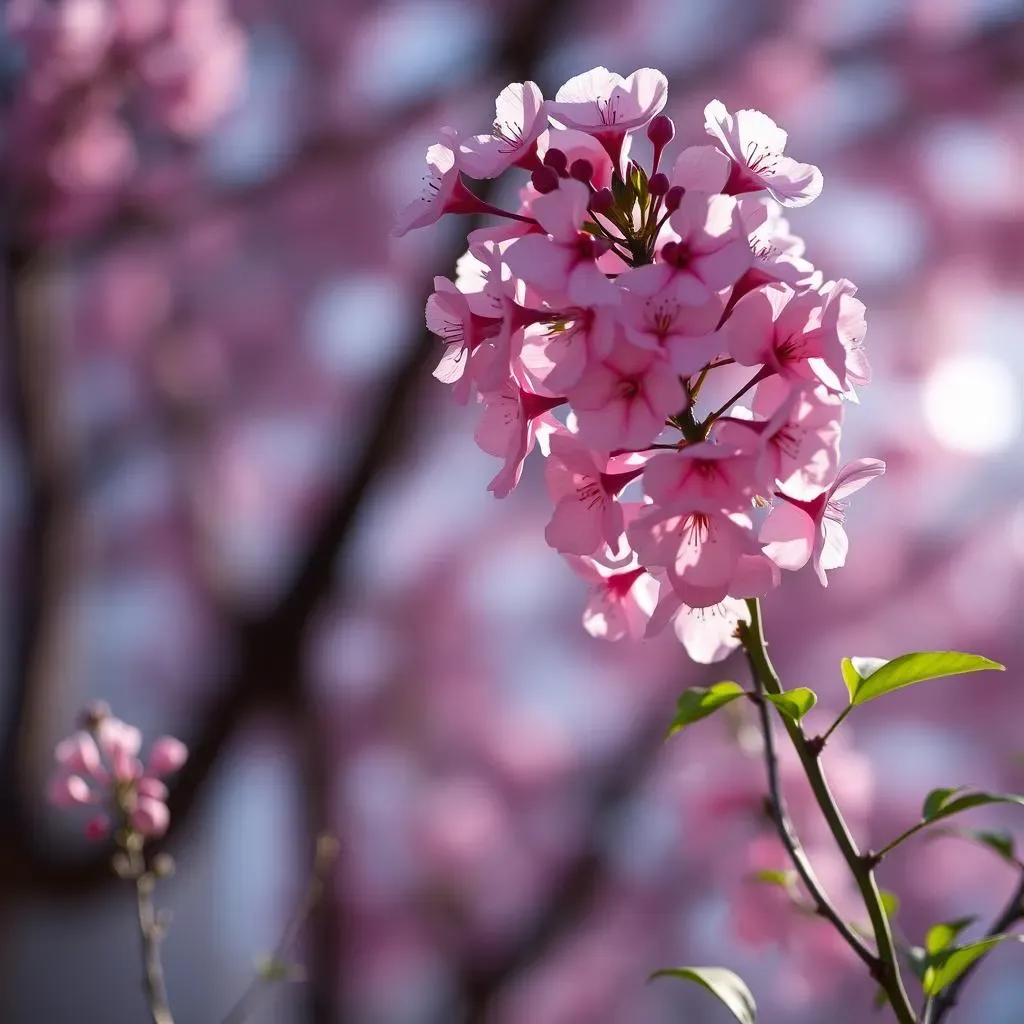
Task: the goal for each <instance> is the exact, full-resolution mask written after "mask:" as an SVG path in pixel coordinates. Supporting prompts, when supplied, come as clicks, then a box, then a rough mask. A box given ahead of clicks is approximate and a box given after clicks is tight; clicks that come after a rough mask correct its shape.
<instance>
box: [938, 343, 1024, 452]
mask: <svg viewBox="0 0 1024 1024" xmlns="http://www.w3.org/2000/svg"><path fill="white" fill-rule="evenodd" d="M922 404H923V407H924V417H925V421H926V423H927V424H928V429H929V430H930V431H931V432H932V435H933V436H934V437H935V439H936V440H937V441H938V442H939V443H940V444H942V445H944V446H945V447H946V448H949V449H951V450H953V451H957V452H965V453H968V454H972V455H988V454H991V453H994V452H998V451H1001V450H1002V449H1004V448H1006V447H1007V446H1008V445H1009V444H1010V443H1011V441H1013V439H1014V437H1015V436H1016V435H1017V434H1018V432H1019V431H1020V414H1021V382H1020V381H1019V380H1018V379H1017V377H1016V375H1015V374H1014V373H1013V370H1012V369H1011V368H1010V367H1009V366H1007V365H1006V363H1004V362H1003V361H1002V360H1001V359H996V358H995V357H993V356H989V355H982V354H972V355H958V356H951V357H950V358H949V359H946V360H943V361H942V362H941V363H939V364H938V365H937V366H936V367H935V369H934V370H933V371H932V372H931V374H930V375H929V376H928V378H927V380H926V381H925V384H924V392H923V396H922Z"/></svg>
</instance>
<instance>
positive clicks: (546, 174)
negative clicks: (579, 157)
mask: <svg viewBox="0 0 1024 1024" xmlns="http://www.w3.org/2000/svg"><path fill="white" fill-rule="evenodd" d="M530 181H532V182H533V187H534V188H535V189H536V190H537V191H538V192H539V193H540V194H541V195H542V196H545V195H547V194H548V193H549V192H554V191H555V189H556V188H558V175H557V174H556V173H555V171H554V170H553V168H551V167H548V166H544V167H538V168H537V170H535V171H534V172H533V174H531V175H530Z"/></svg>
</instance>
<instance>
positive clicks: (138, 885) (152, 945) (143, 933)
mask: <svg viewBox="0 0 1024 1024" xmlns="http://www.w3.org/2000/svg"><path fill="white" fill-rule="evenodd" d="M129 857H130V861H131V864H132V868H133V874H134V876H135V900H136V904H137V906H138V914H139V939H140V941H141V943H142V963H143V968H144V971H143V984H144V987H145V991H146V1005H147V1006H148V1007H149V1015H150V1017H151V1019H152V1021H153V1024H174V1016H173V1014H172V1013H171V1008H170V1003H169V1001H168V998H167V984H166V982H165V980H164V969H163V964H162V963H161V962H160V941H161V939H163V927H162V925H161V924H160V922H159V920H157V913H156V908H155V907H154V906H153V885H154V883H155V881H156V879H155V877H154V875H153V874H152V873H151V872H149V871H147V870H146V867H145V862H144V861H143V859H142V853H141V851H139V850H133V851H130V852H129Z"/></svg>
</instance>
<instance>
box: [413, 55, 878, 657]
mask: <svg viewBox="0 0 1024 1024" xmlns="http://www.w3.org/2000/svg"><path fill="white" fill-rule="evenodd" d="M666 98H667V82H666V79H665V76H664V75H663V74H662V73H661V72H660V71H656V70H654V69H651V68H643V69H641V70H639V71H635V72H634V73H633V74H631V75H630V76H629V77H628V78H622V77H621V76H619V75H617V74H614V73H612V72H610V71H608V70H607V69H605V68H595V69H593V70H591V71H588V72H586V73H585V74H582V75H579V76H578V77H576V78H573V79H571V80H570V81H569V82H567V83H566V84H565V85H563V86H562V88H561V89H559V90H558V92H557V94H556V96H555V99H554V100H553V101H552V100H545V99H544V97H543V96H542V94H541V91H540V89H539V88H538V87H537V86H536V85H535V84H534V83H533V82H524V83H515V84H512V85H510V86H508V87H507V88H506V89H505V90H504V91H503V92H502V93H501V95H500V96H499V97H498V99H497V103H496V117H495V121H494V125H493V128H492V131H491V132H490V133H489V134H484V135H475V136H471V137H469V138H462V137H460V136H459V134H458V133H457V132H456V131H455V130H454V129H451V128H445V129H442V131H441V133H440V138H439V140H438V142H437V143H436V144H435V145H433V146H431V147H430V148H429V149H428V151H427V174H426V176H425V177H424V187H423V189H422V192H421V194H420V195H419V196H418V197H417V198H416V199H415V200H414V201H413V202H412V203H410V204H409V205H408V206H407V207H406V208H405V209H404V210H403V211H402V212H401V213H400V215H399V220H398V225H397V227H396V232H395V233H396V234H399V235H401V234H404V233H405V232H406V231H408V230H409V229H410V228H413V227H420V226H423V225H426V224H429V223H432V222H434V221H436V220H437V219H438V218H440V217H441V216H442V215H443V214H445V213H484V214H491V215H497V216H501V217H502V218H503V219H504V221H505V223H503V224H502V225H501V226H498V227H487V228H482V229H480V230H475V231H472V232H471V233H470V235H469V239H468V241H469V249H468V251H467V252H466V253H465V255H464V256H462V258H461V259H460V260H459V261H458V264H457V268H456V278H455V280H454V281H451V280H448V279H447V278H444V277H437V278H435V281H434V287H435V290H434V293H433V294H432V295H431V296H430V298H429V299H428V301H427V307H426V320H427V326H428V327H429V329H430V330H431V331H432V332H433V333H435V334H437V335H438V336H439V337H440V338H441V339H442V340H443V341H444V343H445V349H444V354H443V356H442V358H441V361H440V364H439V366H438V367H437V369H436V371H435V374H434V375H435V376H436V377H437V378H439V379H440V380H442V381H444V382H446V383H448V384H450V385H451V386H452V390H453V393H454V395H455V398H456V400H457V401H459V402H460V403H463V404H464V403H466V402H468V401H469V400H470V399H471V398H472V397H474V395H475V397H476V400H477V402H479V403H480V404H481V405H482V406H483V415H482V418H481V420H480V423H479V426H478V427H477V430H476V441H477V443H478V444H479V446H480V447H481V448H482V449H483V450H484V451H485V452H488V453H489V454H491V455H494V456H497V457H498V458H501V459H502V460H503V463H504V464H503V466H502V468H501V470H500V471H499V472H498V474H497V475H496V476H495V477H494V479H493V480H492V481H491V484H490V490H491V491H492V492H493V493H494V494H495V495H496V496H497V497H505V496H506V495H508V494H509V493H510V492H511V491H512V489H513V488H514V487H515V486H516V484H517V483H518V481H519V478H520V475H521V473H522V469H523V463H524V460H525V459H526V457H527V455H528V454H529V453H530V452H531V451H532V450H533V449H534V448H535V447H537V448H539V449H540V450H541V452H542V453H543V454H544V455H545V456H546V457H547V471H546V477H547V482H548V486H549V489H550V492H551V496H552V499H553V501H554V503H555V509H554V514H553V516H552V518H551V521H550V523H549V524H548V527H547V530H546V538H547V541H548V543H549V544H550V545H551V546H552V547H553V548H555V550H557V551H559V552H560V553H561V554H563V555H564V556H565V557H566V558H567V559H568V560H569V562H570V564H571V565H572V566H573V568H574V569H575V570H576V571H577V572H578V573H579V574H580V575H582V576H583V577H585V578H586V579H588V580H589V581H590V582H591V583H592V585H593V592H592V596H591V599H590V602H589V605H588V607H587V610H586V613H585V615H584V624H585V626H586V628H587V630H588V631H589V632H590V633H591V634H593V635H595V636H602V637H606V638H608V639H618V638H620V637H623V636H627V635H628V636H633V637H637V636H642V635H651V634H653V633H655V632H657V631H659V630H660V629H663V628H664V627H665V626H666V625H668V624H669V623H672V624H673V626H674V629H675V632H676V634H677V635H678V637H679V638H680V640H681V641H682V643H683V644H684V645H685V646H686V648H687V650H688V652H689V653H690V655H691V657H693V658H695V659H696V660H698V661H703V662H709V661H714V660H718V659H719V658H722V657H724V656H725V655H726V654H727V653H728V652H729V650H731V649H732V648H733V647H734V646H735V645H736V644H737V643H738V641H737V639H736V635H735V634H736V626H737V623H738V621H739V620H740V619H741V618H745V616H746V609H745V605H744V603H743V599H745V598H751V597H760V596H764V595H765V594H766V593H768V592H769V591H770V590H772V589H773V588H774V587H776V586H777V585H778V584H779V580H780V575H781V573H780V570H782V569H793V570H795V569H799V568H801V567H803V566H804V565H806V564H807V563H808V562H810V563H811V564H812V565H813V567H814V570H815V572H816V573H817V575H818V577H819V579H820V580H821V582H822V584H823V585H827V577H826V572H827V570H829V569H835V568H838V567H839V566H841V565H843V564H844V562H845V560H846V553H847V538H846V534H845V532H844V530H843V507H844V506H843V499H844V498H845V497H846V496H847V495H849V494H851V493H852V492H853V491H855V490H857V489H858V488H860V487H861V486H863V485H864V484H865V483H867V482H868V481H869V480H870V479H871V478H872V477H874V476H877V475H879V474H881V473H882V472H884V470H885V465H884V463H882V462H880V461H878V460H875V459H861V460H859V461H857V462H853V463H850V464H847V465H845V466H841V465H840V459H839V440H840V427H841V422H842V415H843V407H844V402H846V401H849V400H856V393H855V388H856V386H857V385H861V384H865V383H867V382H868V380H869V377H870V370H869V366H868V363H867V359H866V357H865V354H864V351H863V349H862V347H861V343H862V339H863V337H864V333H865V329H866V325H865V317H864V312H865V311H864V305H863V303H861V302H860V301H859V300H858V299H857V298H855V292H856V289H855V288H854V286H853V285H852V284H851V282H849V281H847V280H845V279H840V280H837V281H826V280H825V279H824V276H823V275H822V273H821V272H820V271H819V270H817V269H816V268H815V267H814V266H813V265H812V264H811V263H810V262H808V260H807V259H806V258H805V257H804V254H803V252H804V246H803V243H802V241H801V240H800V239H799V238H796V237H794V236H793V235H792V234H790V231H789V225H788V223H787V221H786V220H785V219H784V217H783V216H782V208H783V207H796V206H803V205H805V204H806V203H809V202H810V201H811V200H813V199H814V198H815V197H816V196H817V195H818V194H819V193H820V191H821V186H822V178H821V173H820V171H819V170H818V169H817V168H816V167H813V166H810V165H808V164H801V163H798V162H797V161H795V160H793V159H791V158H790V157H788V156H786V155H785V153H784V149H785V144H786V133H785V132H784V131H782V130H781V129H780V128H778V127H777V126H776V124H775V123H774V122H773V121H772V120H771V119H770V118H768V117H767V116H766V115H764V114H762V113H760V112H758V111H754V110H741V111H738V112H737V113H735V114H732V113H730V112H729V111H728V110H727V109H726V108H725V107H724V106H723V104H722V103H721V102H719V101H718V100H714V101H712V102H711V103H709V104H708V106H707V107H706V109H705V118H706V123H705V128H706V130H707V133H708V135H710V136H711V140H712V144H710V145H695V146H690V147H687V148H684V149H682V151H681V152H678V153H677V154H676V155H675V156H674V158H672V159H667V158H666V157H667V152H668V148H669V146H670V144H671V142H672V140H673V138H674V136H675V126H674V124H673V123H672V120H671V119H670V118H669V117H667V116H665V115H664V114H663V113H662V109H663V107H664V106H665V102H666ZM641 131H643V132H644V134H645V135H646V139H647V146H646V148H647V149H648V150H649V152H650V162H649V164H648V165H647V166H643V165H642V164H641V162H639V161H638V160H634V159H632V158H631V156H630V154H631V150H632V143H633V141H634V140H635V139H636V137H637V134H638V133H639V132H641ZM512 169H519V170H520V171H521V172H523V173H524V180H523V182H522V186H521V188H520V191H519V208H518V209H517V210H516V211H508V210H501V209H499V208H497V207H495V206H492V205H490V204H489V203H485V202H484V201H483V200H481V199H480V198H479V197H478V196H476V195H475V194H474V193H473V192H472V191H471V190H470V188H469V186H468V185H467V183H466V179H467V178H476V179H488V178H495V177H497V176H498V175H501V174H503V173H504V172H505V171H509V170H512ZM744 368H745V370H744ZM738 372H740V373H742V374H743V376H742V378H741V379H742V380H743V381H744V383H743V385H742V387H740V388H739V390H738V391H736V392H735V393H734V394H732V396H731V397H730V398H729V399H728V400H726V401H725V402H724V403H721V404H718V405H717V406H716V407H713V408H707V409H705V408H703V407H702V405H701V404H700V399H701V395H702V392H703V393H704V395H705V396H706V395H707V394H708V393H709V392H713V391H714V390H715V389H716V388H720V387H721V384H722V381H723V377H725V378H727V379H732V378H734V377H735V375H736V374H737V373H738ZM731 390H734V388H733V389H731ZM747 395H749V396H750V402H749V405H748V406H745V405H740V404H738V403H739V401H740V399H741V398H743V397H744V396H747ZM556 410H558V411H560V413H561V415H557V416H556V414H555V411H556Z"/></svg>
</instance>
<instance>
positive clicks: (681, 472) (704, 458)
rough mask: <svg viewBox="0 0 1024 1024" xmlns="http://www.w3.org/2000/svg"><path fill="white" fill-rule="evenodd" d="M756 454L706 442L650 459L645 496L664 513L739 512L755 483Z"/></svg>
mask: <svg viewBox="0 0 1024 1024" xmlns="http://www.w3.org/2000/svg"><path fill="white" fill-rule="evenodd" d="M759 461H760V460H759V459H758V456H757V453H756V452H750V451H747V452H744V451H742V450H740V449H739V448H737V447H734V446H732V445H718V444H713V443H711V442H708V441H705V442H704V443H702V444H690V445H687V446H686V447H685V448H681V449H680V450H679V451H677V452H671V453H667V452H666V453H664V454H658V455H655V456H653V458H651V459H650V461H649V462H648V463H647V465H646V466H645V467H644V492H645V493H646V494H647V496H648V497H649V498H652V499H653V500H654V502H655V504H656V505H658V506H660V507H661V508H663V509H679V510H683V511H692V510H707V511H712V512H713V511H719V510H725V511H729V512H742V511H743V510H744V509H748V508H750V500H751V498H753V496H754V494H755V492H756V489H757V481H758V463H759Z"/></svg>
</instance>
